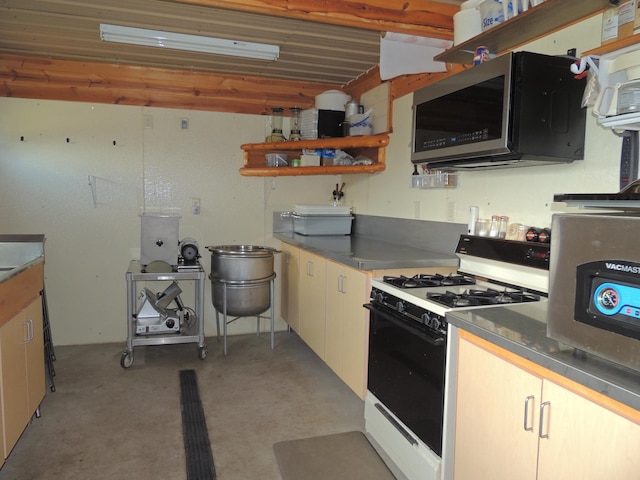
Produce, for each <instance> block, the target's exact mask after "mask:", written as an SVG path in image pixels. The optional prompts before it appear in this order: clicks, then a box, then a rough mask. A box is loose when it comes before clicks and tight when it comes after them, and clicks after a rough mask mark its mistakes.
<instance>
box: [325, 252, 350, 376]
mask: <svg viewBox="0 0 640 480" xmlns="http://www.w3.org/2000/svg"><path fill="white" fill-rule="evenodd" d="M344 280H345V276H344V269H343V267H342V266H340V265H338V264H337V263H334V262H331V261H328V262H327V310H326V317H327V319H326V335H325V361H326V362H327V365H329V367H330V368H331V370H333V371H334V372H335V373H336V374H337V375H338V376H339V377H342V373H343V356H344V355H343V352H344V349H345V338H344V321H345V319H344V302H345V298H344V297H345V295H344V293H342V290H343V288H344V287H343V285H344V283H345V282H344Z"/></svg>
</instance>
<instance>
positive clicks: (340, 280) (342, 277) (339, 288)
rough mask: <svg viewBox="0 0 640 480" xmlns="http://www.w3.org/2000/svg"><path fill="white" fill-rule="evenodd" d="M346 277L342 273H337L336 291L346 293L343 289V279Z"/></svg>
mask: <svg viewBox="0 0 640 480" xmlns="http://www.w3.org/2000/svg"><path fill="white" fill-rule="evenodd" d="M346 279H347V277H345V276H344V275H338V292H340V293H347V292H346V290H345V287H344V285H345V283H344V281H345V280H346Z"/></svg>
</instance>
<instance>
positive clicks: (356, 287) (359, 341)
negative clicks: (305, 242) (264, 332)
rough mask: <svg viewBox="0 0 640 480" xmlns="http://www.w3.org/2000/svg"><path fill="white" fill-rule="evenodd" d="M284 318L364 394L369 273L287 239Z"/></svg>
mask: <svg viewBox="0 0 640 480" xmlns="http://www.w3.org/2000/svg"><path fill="white" fill-rule="evenodd" d="M282 251H283V253H284V255H283V266H282V273H283V274H282V289H281V294H282V297H281V305H282V318H283V319H284V320H285V321H286V322H287V323H288V324H289V326H291V328H293V329H294V330H295V331H296V332H297V333H298V334H299V335H300V338H302V340H304V342H305V343H306V344H307V345H309V347H311V349H312V350H313V351H314V352H315V353H316V354H317V355H318V356H319V357H320V358H321V359H322V360H324V361H325V362H326V363H327V365H328V366H329V367H330V368H331V369H332V370H333V371H334V372H335V373H336V375H338V376H339V377H340V379H341V380H342V381H343V382H345V383H346V384H347V385H348V386H349V388H351V389H352V390H353V391H354V392H355V393H356V394H357V395H358V396H359V397H360V398H363V399H364V396H365V394H366V389H367V355H368V335H369V315H368V312H367V310H366V309H365V308H363V304H364V303H366V302H367V300H368V298H369V284H370V281H369V280H370V277H371V275H370V273H369V272H363V271H360V270H357V269H355V268H351V267H347V266H345V265H341V264H339V263H336V262H333V261H331V260H328V259H326V258H325V257H322V256H319V255H316V254H314V253H311V252H309V251H307V250H304V249H301V248H298V247H295V246H292V245H288V244H283V246H282Z"/></svg>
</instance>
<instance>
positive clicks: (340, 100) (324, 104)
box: [315, 90, 351, 112]
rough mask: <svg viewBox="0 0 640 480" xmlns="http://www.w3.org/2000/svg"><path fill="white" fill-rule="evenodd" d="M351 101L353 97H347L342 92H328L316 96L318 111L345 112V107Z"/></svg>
mask: <svg viewBox="0 0 640 480" xmlns="http://www.w3.org/2000/svg"><path fill="white" fill-rule="evenodd" d="M349 100H351V95H347V94H346V93H344V92H341V91H340V90H327V91H326V92H323V93H321V94H320V95H316V104H315V107H316V108H317V109H318V110H335V111H338V112H344V105H345V103H347V102H348V101H349Z"/></svg>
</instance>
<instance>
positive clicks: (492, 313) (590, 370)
mask: <svg viewBox="0 0 640 480" xmlns="http://www.w3.org/2000/svg"><path fill="white" fill-rule="evenodd" d="M546 316H547V302H546V301H542V302H536V303H522V304H517V305H511V306H506V307H498V308H495V307H493V308H481V309H473V310H466V311H465V310H458V311H455V310H454V311H453V312H450V313H447V315H446V318H447V321H448V322H449V323H450V324H451V325H453V326H455V327H458V328H461V329H463V330H467V331H468V332H470V333H472V334H474V335H476V336H478V337H480V338H483V339H485V340H487V341H489V342H492V343H494V344H496V345H498V346H500V347H502V348H504V349H505V350H508V351H510V352H512V353H515V354H516V355H519V356H521V357H523V358H526V359H527V360H531V361H532V362H534V363H536V364H538V365H540V366H542V367H544V368H546V369H548V370H551V371H553V372H556V373H558V374H560V375H562V376H564V377H567V378H569V379H571V380H574V381H575V382H577V383H580V384H582V385H584V386H586V387H589V388H590V389H592V390H595V391H596V392H600V393H602V394H604V395H607V396H608V397H611V398H613V399H615V400H618V401H619V402H621V403H623V404H625V405H628V406H630V407H633V408H635V409H636V410H640V373H639V372H635V371H633V370H631V369H628V368H626V367H622V366H619V365H617V364H615V363H612V362H609V361H607V360H604V359H601V358H598V357H595V356H592V355H588V356H587V357H586V358H578V357H576V356H574V349H573V347H570V346H568V345H564V344H561V343H559V342H557V341H555V340H552V339H550V338H549V337H547V324H546Z"/></svg>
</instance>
